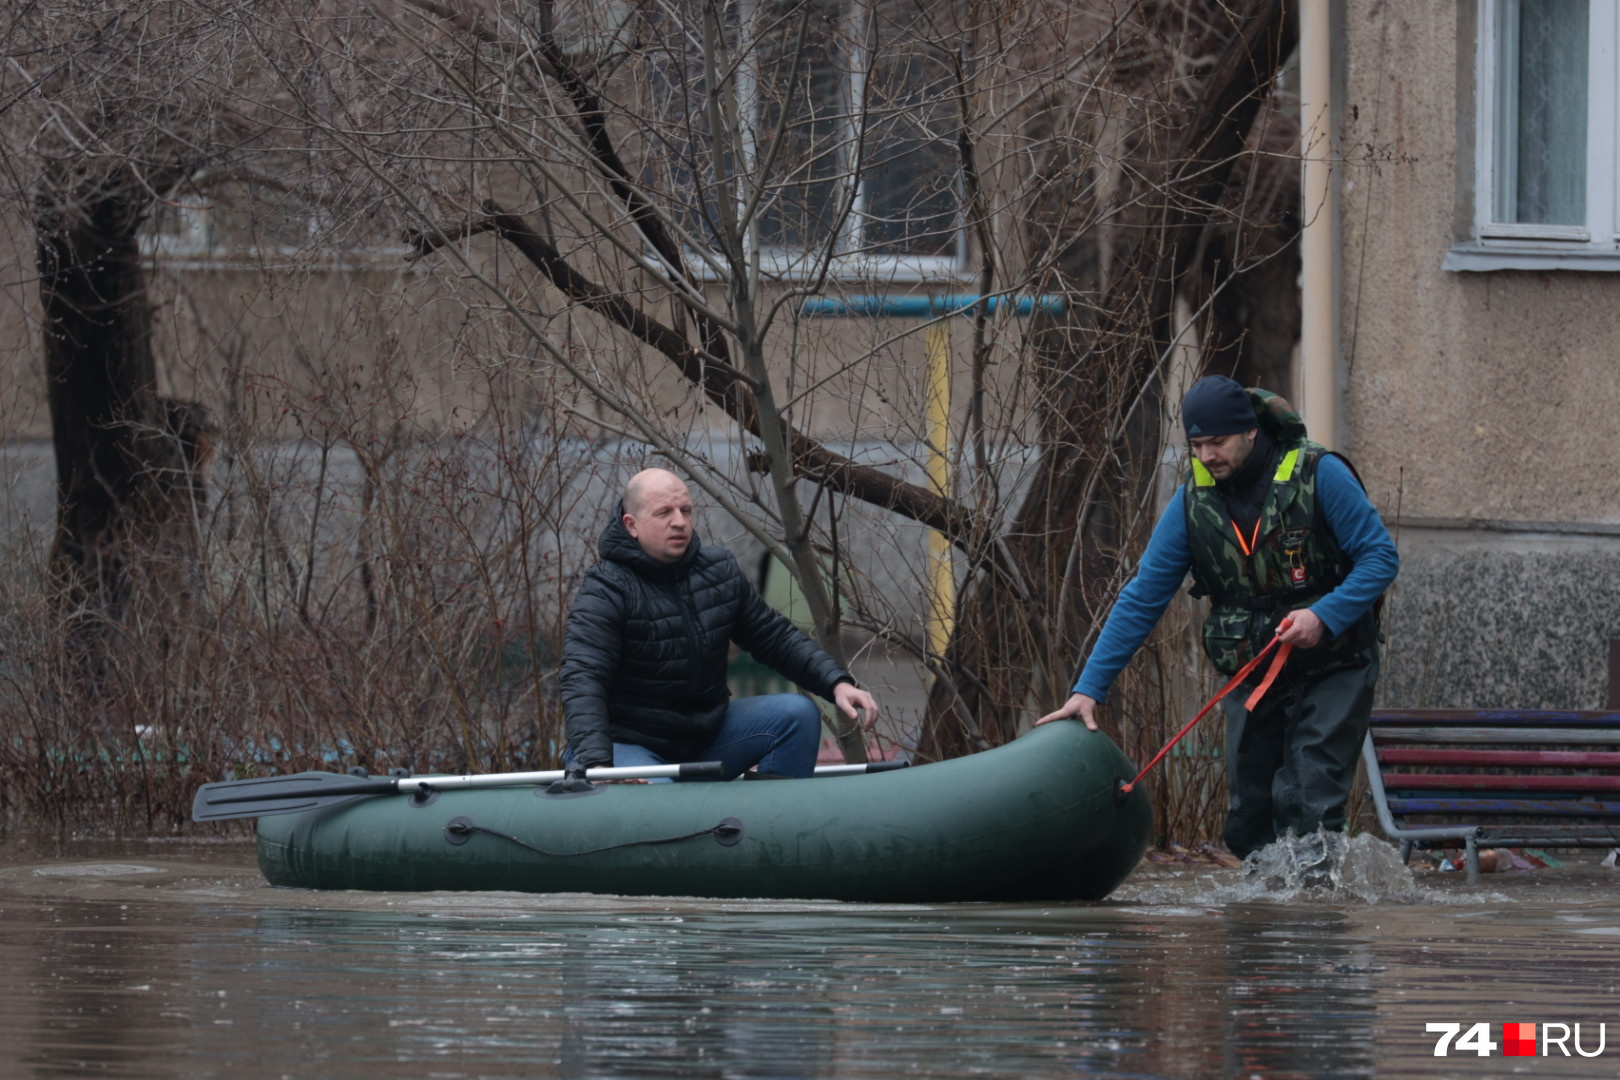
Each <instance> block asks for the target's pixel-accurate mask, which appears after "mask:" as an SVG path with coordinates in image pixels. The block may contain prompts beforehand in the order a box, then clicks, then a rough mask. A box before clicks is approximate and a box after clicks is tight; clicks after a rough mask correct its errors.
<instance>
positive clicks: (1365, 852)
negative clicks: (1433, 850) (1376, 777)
mask: <svg viewBox="0 0 1620 1080" xmlns="http://www.w3.org/2000/svg"><path fill="white" fill-rule="evenodd" d="M1241 873H1242V877H1241V878H1239V879H1238V881H1237V882H1236V883H1235V884H1233V885H1230V886H1228V887H1227V888H1226V889H1225V890H1224V891H1225V892H1226V894H1227V895H1226V896H1224V897H1223V898H1222V899H1223V901H1224V902H1226V903H1233V902H1241V901H1244V900H1289V899H1293V898H1295V897H1302V898H1311V899H1315V898H1321V899H1335V900H1345V899H1348V898H1349V897H1355V898H1356V899H1358V900H1361V901H1363V902H1365V903H1369V904H1371V903H1378V902H1394V903H1404V904H1415V903H1431V902H1435V901H1437V900H1439V899H1440V895H1439V894H1438V893H1437V892H1436V891H1435V890H1433V889H1425V888H1423V887H1422V886H1420V885H1419V884H1418V883H1417V882H1416V881H1415V880H1414V879H1413V877H1412V871H1411V868H1410V867H1408V866H1407V865H1406V864H1405V863H1403V862H1401V856H1400V853H1399V851H1398V850H1397V849H1396V848H1395V846H1394V845H1393V844H1389V843H1386V842H1385V841H1382V840H1379V839H1377V838H1376V837H1373V836H1369V835H1366V834H1363V835H1361V836H1357V837H1355V838H1353V839H1352V838H1351V837H1348V836H1346V835H1345V834H1344V833H1342V832H1338V831H1336V830H1327V829H1318V830H1317V831H1316V832H1312V833H1306V834H1305V835H1304V836H1295V835H1294V834H1293V833H1292V832H1289V833H1285V834H1284V835H1283V836H1282V837H1280V838H1279V839H1277V840H1275V841H1273V842H1272V843H1270V844H1267V845H1266V846H1265V847H1263V848H1261V849H1260V850H1259V851H1253V852H1250V853H1249V856H1248V858H1246V859H1244V860H1243V869H1242V871H1241Z"/></svg>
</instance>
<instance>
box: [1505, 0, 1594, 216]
mask: <svg viewBox="0 0 1620 1080" xmlns="http://www.w3.org/2000/svg"><path fill="white" fill-rule="evenodd" d="M1588 2H1589V0H1498V8H1497V20H1496V24H1497V56H1496V118H1495V119H1496V132H1495V155H1494V156H1495V161H1494V162H1493V166H1494V168H1493V172H1494V176H1493V184H1492V187H1493V190H1494V193H1495V198H1494V202H1495V205H1494V206H1493V207H1492V217H1493V218H1494V219H1495V220H1496V221H1499V222H1502V223H1504V224H1537V225H1584V224H1585V223H1586V102H1587V52H1588V25H1589V10H1588Z"/></svg>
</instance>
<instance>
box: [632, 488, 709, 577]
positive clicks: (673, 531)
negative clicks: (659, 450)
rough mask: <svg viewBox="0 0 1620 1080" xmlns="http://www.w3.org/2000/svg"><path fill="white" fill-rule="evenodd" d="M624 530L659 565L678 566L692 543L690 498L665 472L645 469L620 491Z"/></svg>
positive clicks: (688, 493) (689, 494) (684, 489)
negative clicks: (622, 497) (622, 496)
mask: <svg viewBox="0 0 1620 1080" xmlns="http://www.w3.org/2000/svg"><path fill="white" fill-rule="evenodd" d="M624 528H625V531H626V532H628V533H629V534H630V535H631V536H633V537H635V538H636V543H638V544H640V545H641V550H642V551H645V552H646V553H647V554H648V555H650V556H652V557H653V558H654V559H657V560H658V561H659V562H666V563H672V562H679V561H680V559H681V557H682V556H683V555H685V554H686V549H687V548H688V547H689V546H691V543H692V495H691V493H690V492H688V491H687V490H686V484H685V482H683V481H682V480H681V478H680V477H678V476H676V475H675V474H674V473H672V472H670V471H669V470H668V469H645V470H643V471H642V472H638V473H636V475H634V476H632V477H631V478H630V482H629V483H628V484H626V485H625V488H624Z"/></svg>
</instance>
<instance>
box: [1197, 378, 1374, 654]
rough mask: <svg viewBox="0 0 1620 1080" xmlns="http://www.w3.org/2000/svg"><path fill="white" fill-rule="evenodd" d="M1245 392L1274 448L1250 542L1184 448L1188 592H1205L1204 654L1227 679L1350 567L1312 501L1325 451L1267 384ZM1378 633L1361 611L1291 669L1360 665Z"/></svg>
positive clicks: (1317, 504)
mask: <svg viewBox="0 0 1620 1080" xmlns="http://www.w3.org/2000/svg"><path fill="white" fill-rule="evenodd" d="M1249 398H1250V400H1251V401H1252V402H1253V403H1254V411H1255V417H1256V419H1255V424H1256V426H1257V427H1260V428H1262V429H1263V430H1264V431H1265V432H1266V434H1268V435H1270V436H1271V437H1272V439H1273V440H1275V441H1276V443H1277V445H1278V447H1279V449H1280V452H1281V459H1280V461H1279V462H1278V464H1277V468H1276V470H1275V471H1274V473H1273V475H1272V480H1271V485H1270V489H1269V490H1268V491H1267V492H1266V496H1265V501H1264V504H1263V507H1262V509H1261V513H1260V520H1259V522H1258V523H1257V531H1256V532H1255V534H1254V538H1253V540H1252V542H1240V540H1239V537H1238V534H1237V531H1236V529H1235V528H1234V526H1233V523H1232V517H1231V514H1230V513H1229V512H1228V510H1227V506H1226V498H1225V496H1224V495H1223V494H1222V493H1221V491H1220V489H1219V488H1218V487H1216V485H1215V478H1214V476H1213V475H1211V473H1210V471H1209V469H1207V468H1206V467H1205V466H1204V464H1203V463H1202V462H1200V461H1199V460H1198V459H1197V457H1196V456H1193V455H1191V454H1189V455H1188V461H1187V475H1186V485H1185V487H1184V488H1183V498H1184V500H1185V504H1186V513H1187V543H1188V546H1189V548H1190V550H1191V553H1192V574H1193V583H1194V584H1193V590H1192V595H1193V596H1195V597H1199V596H1206V595H1207V596H1208V597H1209V598H1210V609H1209V615H1208V616H1207V617H1206V618H1205V619H1204V651H1205V652H1206V653H1207V654H1208V655H1209V658H1210V661H1211V662H1212V663H1214V665H1215V667H1216V669H1217V670H1219V671H1221V672H1223V673H1225V674H1227V675H1231V674H1232V673H1234V672H1236V671H1237V670H1238V668H1240V667H1242V666H1243V665H1244V664H1245V663H1247V662H1248V660H1249V659H1250V658H1251V657H1253V656H1254V654H1255V653H1256V652H1257V651H1259V650H1260V649H1263V648H1265V646H1266V643H1267V642H1268V641H1270V640H1271V637H1272V635H1273V633H1274V632H1275V631H1276V627H1277V624H1278V623H1279V622H1281V621H1282V618H1283V616H1285V615H1287V614H1288V613H1289V612H1290V611H1294V610H1296V609H1298V608H1303V607H1309V606H1311V605H1312V604H1314V603H1316V601H1318V600H1320V599H1321V598H1322V597H1323V596H1324V595H1326V594H1327V593H1329V592H1331V591H1332V590H1333V589H1334V588H1336V587H1337V586H1338V585H1339V583H1340V582H1342V581H1343V580H1344V578H1345V575H1346V574H1348V573H1349V572H1350V560H1349V558H1348V557H1347V556H1346V555H1345V554H1344V551H1343V550H1342V549H1341V548H1340V547H1339V544H1338V542H1337V541H1336V540H1335V539H1334V537H1333V533H1332V530H1330V529H1329V528H1328V527H1327V521H1326V519H1325V518H1324V517H1323V515H1322V509H1321V503H1320V500H1319V499H1318V498H1317V497H1316V469H1317V465H1318V463H1319V462H1320V461H1321V460H1322V456H1323V455H1324V454H1326V453H1328V451H1327V450H1326V449H1324V448H1323V447H1321V446H1319V445H1317V444H1316V443H1313V442H1311V441H1310V440H1309V439H1307V438H1306V437H1305V424H1304V422H1303V421H1302V420H1300V418H1299V414H1297V413H1296V412H1294V410H1293V407H1292V406H1290V405H1289V404H1288V402H1287V401H1285V400H1283V399H1282V398H1280V397H1278V396H1277V395H1276V394H1272V393H1268V392H1267V391H1265V390H1250V391H1249ZM1244 546H1248V547H1249V549H1250V552H1249V553H1248V554H1245V553H1244V550H1243V548H1244ZM1377 633H1378V630H1377V617H1376V615H1375V614H1374V613H1373V612H1368V613H1367V614H1366V615H1364V616H1363V617H1362V618H1361V619H1360V620H1358V621H1357V623H1356V624H1355V626H1353V627H1351V628H1349V629H1347V630H1346V631H1345V632H1344V633H1343V634H1341V635H1339V636H1338V637H1337V638H1333V639H1331V640H1327V641H1324V642H1323V643H1322V644H1321V645H1318V646H1317V647H1316V648H1313V649H1296V650H1295V651H1294V653H1293V657H1292V658H1291V659H1290V660H1289V661H1288V669H1289V670H1290V671H1292V672H1294V673H1299V672H1302V671H1311V672H1321V671H1325V670H1329V669H1331V668H1337V667H1348V666H1352V665H1359V664H1364V663H1366V662H1367V660H1368V659H1369V658H1370V656H1371V655H1372V651H1373V648H1374V647H1375V645H1376V641H1377Z"/></svg>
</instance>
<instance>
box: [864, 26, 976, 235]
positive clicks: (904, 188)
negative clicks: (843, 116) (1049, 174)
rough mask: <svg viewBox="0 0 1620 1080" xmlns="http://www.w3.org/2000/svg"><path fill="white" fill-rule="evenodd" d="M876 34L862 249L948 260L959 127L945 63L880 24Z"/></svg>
mask: <svg viewBox="0 0 1620 1080" xmlns="http://www.w3.org/2000/svg"><path fill="white" fill-rule="evenodd" d="M877 34H878V39H877V41H876V52H875V60H874V63H873V65H872V88H871V93H870V95H869V100H870V110H871V111H870V114H869V121H868V132H867V140H866V161H867V165H866V170H865V174H864V176H863V181H862V192H861V193H862V207H863V210H864V220H863V230H864V233H865V235H864V236H863V237H862V240H863V242H864V243H863V246H866V247H868V248H869V249H871V250H873V251H875V252H876V253H878V254H884V255H932V256H949V255H952V254H954V253H955V251H956V231H957V224H958V222H957V209H958V207H959V206H960V204H961V195H960V192H959V190H958V177H957V174H958V171H959V170H958V163H959V151H958V149H957V145H956V143H957V137H958V133H959V131H960V128H961V124H960V112H959V110H958V107H957V101H956V91H955V83H954V79H953V77H952V73H951V69H950V67H949V66H948V65H949V58H948V57H946V56H945V55H944V54H943V53H942V51H941V50H939V49H938V48H934V47H931V46H930V45H928V44H927V43H925V42H921V41H917V40H916V39H915V38H910V39H908V38H907V37H906V36H904V35H903V34H902V33H900V32H898V31H897V29H896V28H895V27H892V26H888V25H885V24H884V23H883V22H881V21H880V22H879V24H878V26H877ZM885 35H892V37H891V38H890V40H884V36H885Z"/></svg>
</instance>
